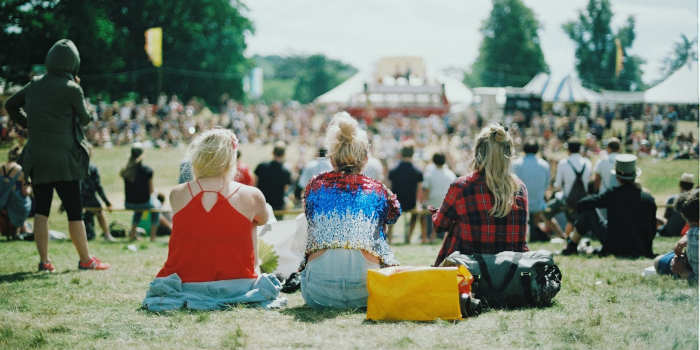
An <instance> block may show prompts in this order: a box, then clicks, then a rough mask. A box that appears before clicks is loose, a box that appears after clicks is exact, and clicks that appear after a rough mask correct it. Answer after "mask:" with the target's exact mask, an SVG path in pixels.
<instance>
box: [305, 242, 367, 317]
mask: <svg viewBox="0 0 700 350" xmlns="http://www.w3.org/2000/svg"><path fill="white" fill-rule="evenodd" d="M377 268H379V265H378V264H376V263H372V262H369V261H367V259H366V258H365V257H364V255H362V252H361V251H359V250H352V249H329V250H327V251H325V252H324V253H323V254H322V255H321V256H319V257H317V258H316V259H314V260H311V262H309V263H308V264H306V268H305V269H304V271H302V273H301V295H302V297H303V298H304V301H305V302H306V305H309V306H311V307H313V308H323V307H330V308H360V307H366V306H367V270H368V269H377Z"/></svg>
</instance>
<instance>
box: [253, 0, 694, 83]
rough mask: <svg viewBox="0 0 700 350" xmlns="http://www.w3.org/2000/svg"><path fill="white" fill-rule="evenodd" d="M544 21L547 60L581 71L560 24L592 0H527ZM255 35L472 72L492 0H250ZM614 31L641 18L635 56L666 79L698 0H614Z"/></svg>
mask: <svg viewBox="0 0 700 350" xmlns="http://www.w3.org/2000/svg"><path fill="white" fill-rule="evenodd" d="M524 2H525V5H527V6H528V7H530V8H531V9H532V10H533V11H534V12H535V15H536V16H537V19H538V20H539V21H540V24H541V25H542V29H541V30H540V41H541V45H542V51H543V52H544V57H545V61H546V62H547V64H549V67H550V70H551V71H552V72H553V73H555V74H568V73H571V72H574V71H575V61H574V60H575V58H574V51H575V47H574V43H573V41H571V40H570V39H569V38H568V36H566V34H565V33H564V31H563V30H562V29H561V26H562V24H563V23H565V22H567V21H570V20H574V19H576V18H577V16H578V11H579V10H581V9H583V8H584V7H585V6H586V4H587V2H588V0H524ZM245 3H246V5H247V6H248V16H249V17H250V18H251V19H252V21H253V23H254V26H255V34H253V35H251V36H250V37H249V38H248V40H247V42H248V48H247V50H246V53H247V54H248V55H251V56H252V55H254V54H261V55H268V54H279V55H290V54H316V53H321V54H325V55H326V56H329V57H331V58H334V59H339V60H342V61H344V62H348V63H350V64H352V65H354V66H355V67H357V68H359V69H361V70H371V69H372V67H373V66H374V62H376V60H378V59H379V58H381V57H384V56H406V55H410V56H421V57H423V58H424V60H425V62H426V64H427V66H428V69H429V71H439V70H442V69H444V68H448V67H458V68H463V69H468V68H469V67H470V66H471V64H472V63H473V62H474V60H475V59H476V57H477V55H478V51H479V45H480V43H481V34H480V33H479V27H480V26H481V23H482V21H483V20H484V19H485V18H487V17H488V15H489V12H490V11H491V1H488V0H470V1H457V0H452V1H447V0H432V1H427V0H423V1H420V0H352V1H351V0H345V1H339V0H248V1H246V2H245ZM611 3H612V10H613V13H614V14H615V16H614V17H613V23H612V27H613V30H616V29H617V28H619V27H620V26H621V25H622V24H623V23H624V22H625V21H626V19H627V17H628V16H629V15H633V16H634V17H635V18H636V21H637V22H636V39H635V41H634V45H633V47H632V49H631V50H630V53H631V54H634V55H638V56H641V57H642V58H643V59H645V60H646V63H645V64H644V65H643V66H642V69H643V71H644V76H643V79H644V81H645V82H647V83H648V82H651V81H653V80H655V79H657V78H658V77H659V76H660V69H659V68H660V67H661V60H662V59H663V58H664V57H665V56H667V55H668V53H669V52H670V51H671V50H672V45H673V42H674V41H678V40H679V39H680V35H681V34H685V35H686V36H688V37H689V38H690V39H692V38H695V37H697V33H698V3H697V0H666V1H662V0H613V1H611Z"/></svg>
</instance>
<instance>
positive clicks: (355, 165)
mask: <svg viewBox="0 0 700 350" xmlns="http://www.w3.org/2000/svg"><path fill="white" fill-rule="evenodd" d="M326 142H327V144H328V151H329V156H330V159H331V161H332V162H333V164H334V165H335V167H336V170H340V171H342V172H345V173H351V172H359V171H361V170H362V166H363V165H364V163H365V160H367V154H368V153H369V140H368V138H367V132H365V131H364V130H362V129H361V128H360V126H359V125H358V124H357V120H355V119H354V118H353V117H351V116H350V114H348V113H347V112H339V113H336V114H335V115H334V116H333V119H332V120H331V122H330V124H329V126H328V131H327V132H326Z"/></svg>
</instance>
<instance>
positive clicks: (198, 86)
mask: <svg viewBox="0 0 700 350" xmlns="http://www.w3.org/2000/svg"><path fill="white" fill-rule="evenodd" d="M244 10H245V5H243V4H242V3H241V2H240V1H229V0H191V1H187V2H184V1H168V0H144V1H142V0H127V1H108V0H95V1H80V0H61V1H58V0H53V1H37V0H7V1H2V2H0V14H1V15H0V46H1V47H4V48H12V50H2V52H0V72H1V74H2V76H3V77H4V78H5V79H7V80H9V81H11V82H14V83H18V84H24V83H26V81H27V77H28V72H29V70H30V68H31V66H32V65H36V64H43V63H44V57H45V55H46V52H47V51H48V49H49V48H50V47H51V45H52V44H53V43H54V42H55V41H56V40H58V39H60V38H64V37H65V38H69V39H72V40H73V41H74V42H75V43H76V45H77V46H78V49H79V50H80V54H81V69H80V76H81V80H82V84H83V88H84V89H85V91H86V93H87V94H88V95H94V94H96V93H103V92H104V93H107V94H109V95H110V96H111V97H113V98H119V97H121V96H124V95H126V94H127V93H129V92H131V91H136V92H137V93H139V94H141V95H142V96H149V97H155V95H156V94H157V91H156V90H157V83H156V82H157V79H158V73H157V70H156V69H155V68H154V67H153V66H152V65H151V63H150V61H149V60H148V58H147V56H146V53H145V52H144V41H145V38H144V31H145V30H146V29H148V28H150V27H162V28H163V56H164V57H163V67H162V77H163V84H162V86H163V91H162V92H164V93H168V94H178V95H180V96H181V97H183V98H185V99H188V98H189V97H191V96H199V97H203V98H205V99H206V100H207V102H209V103H210V104H216V103H218V99H219V96H221V95H222V94H223V93H228V94H229V95H230V96H232V97H234V98H237V99H242V98H243V97H244V96H243V95H244V94H243V85H242V77H243V75H244V73H245V72H246V71H247V70H248V68H249V62H248V60H247V59H246V58H245V57H244V56H243V51H244V50H245V48H246V43H245V35H246V34H247V33H250V32H252V30H253V26H252V23H251V22H250V21H249V20H248V19H247V18H246V17H245V16H244V15H243V11H244Z"/></svg>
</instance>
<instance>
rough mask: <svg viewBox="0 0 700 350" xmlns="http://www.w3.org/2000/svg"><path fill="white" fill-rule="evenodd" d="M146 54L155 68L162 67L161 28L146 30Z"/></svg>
mask: <svg viewBox="0 0 700 350" xmlns="http://www.w3.org/2000/svg"><path fill="white" fill-rule="evenodd" d="M144 34H145V36H146V45H145V47H144V48H145V49H146V54H147V55H148V58H149V59H150V60H151V62H152V63H153V65H154V66H155V67H160V66H162V65H163V28H161V27H153V28H149V29H148V30H146V32H145V33H144Z"/></svg>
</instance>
